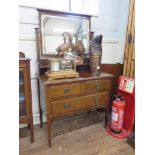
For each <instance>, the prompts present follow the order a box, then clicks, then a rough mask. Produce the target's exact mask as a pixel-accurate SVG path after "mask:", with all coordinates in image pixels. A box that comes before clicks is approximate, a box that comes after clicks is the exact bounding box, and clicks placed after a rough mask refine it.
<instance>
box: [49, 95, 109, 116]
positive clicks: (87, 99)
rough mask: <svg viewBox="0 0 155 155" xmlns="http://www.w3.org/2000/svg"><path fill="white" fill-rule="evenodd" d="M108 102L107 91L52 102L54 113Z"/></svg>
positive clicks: (52, 111)
mask: <svg viewBox="0 0 155 155" xmlns="http://www.w3.org/2000/svg"><path fill="white" fill-rule="evenodd" d="M106 102H107V92H104V93H99V94H96V95H88V96H84V97H78V98H74V99H66V100H62V101H55V102H51V113H52V115H57V114H63V113H67V112H69V111H75V110H79V109H83V108H85V109H86V108H91V107H95V106H98V105H105V104H106Z"/></svg>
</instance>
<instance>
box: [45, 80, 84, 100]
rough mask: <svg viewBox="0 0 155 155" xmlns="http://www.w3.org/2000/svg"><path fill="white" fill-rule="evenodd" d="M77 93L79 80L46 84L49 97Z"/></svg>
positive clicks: (78, 92)
mask: <svg viewBox="0 0 155 155" xmlns="http://www.w3.org/2000/svg"><path fill="white" fill-rule="evenodd" d="M78 94H81V83H80V82H77V83H70V84H61V85H51V86H48V95H49V97H50V98H56V97H63V96H69V95H78Z"/></svg>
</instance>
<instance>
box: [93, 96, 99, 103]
mask: <svg viewBox="0 0 155 155" xmlns="http://www.w3.org/2000/svg"><path fill="white" fill-rule="evenodd" d="M94 102H95V105H98V102H99V98H98V96H97V97H95V98H94Z"/></svg>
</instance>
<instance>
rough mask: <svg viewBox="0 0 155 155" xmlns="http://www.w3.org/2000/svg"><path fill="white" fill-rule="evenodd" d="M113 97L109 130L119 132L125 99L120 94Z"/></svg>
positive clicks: (120, 130)
mask: <svg viewBox="0 0 155 155" xmlns="http://www.w3.org/2000/svg"><path fill="white" fill-rule="evenodd" d="M115 98H116V99H115V100H114V101H113V105H112V113H111V122H110V130H111V131H112V132H113V133H116V134H120V133H121V132H122V126H123V117H124V110H125V101H124V98H123V97H122V96H115Z"/></svg>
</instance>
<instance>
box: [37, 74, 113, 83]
mask: <svg viewBox="0 0 155 155" xmlns="http://www.w3.org/2000/svg"><path fill="white" fill-rule="evenodd" d="M37 77H38V78H39V79H40V80H42V81H43V82H44V84H45V85H48V84H60V83H68V82H76V81H85V80H95V79H103V78H113V77H114V76H113V74H109V73H104V72H101V74H100V75H92V74H91V73H90V72H79V77H78V78H66V79H65V78H64V79H56V80H50V79H48V78H47V77H46V75H41V76H39V75H37Z"/></svg>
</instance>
